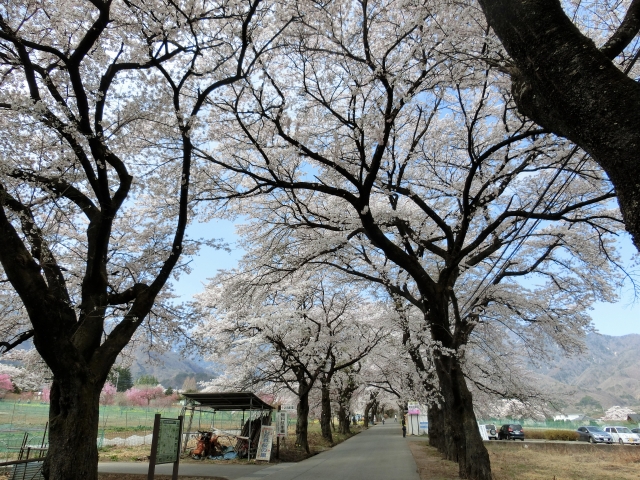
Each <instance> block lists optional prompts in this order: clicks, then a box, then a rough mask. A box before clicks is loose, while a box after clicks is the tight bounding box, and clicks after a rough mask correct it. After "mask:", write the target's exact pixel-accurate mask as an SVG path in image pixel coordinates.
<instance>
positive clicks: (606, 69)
mask: <svg viewBox="0 0 640 480" xmlns="http://www.w3.org/2000/svg"><path fill="white" fill-rule="evenodd" d="M480 4H481V6H482V8H483V10H484V13H485V15H486V18H487V21H488V23H489V25H490V26H491V28H493V30H494V31H495V32H496V34H497V35H498V37H499V38H500V40H501V42H502V44H503V45H504V48H505V49H506V51H507V52H508V54H509V55H510V57H511V59H512V61H513V64H514V66H513V67H509V68H508V70H509V73H510V75H511V79H512V92H513V96H514V99H515V102H516V104H517V106H518V110H519V111H520V112H521V113H522V114H524V115H525V116H527V117H529V118H531V119H532V120H533V121H535V122H536V123H538V124H539V125H541V126H543V127H544V128H546V129H548V130H549V131H551V132H553V133H555V134H557V135H560V136H563V137H566V138H568V139H569V140H571V141H572V142H575V143H576V144H577V145H579V146H580V147H582V148H583V149H584V150H586V151H587V152H588V153H589V154H591V156H592V157H593V158H594V160H595V161H596V162H598V164H599V165H600V166H601V167H602V168H603V169H604V171H605V172H606V173H607V175H608V176H609V179H610V180H611V182H612V183H613V185H614V187H615V190H616V193H617V195H618V203H619V205H620V210H621V212H622V216H623V218H624V222H625V226H626V229H627V231H629V233H630V234H631V235H632V237H633V242H634V244H635V246H636V248H638V249H639V250H640V85H638V83H637V82H635V81H634V80H633V79H631V78H629V77H628V76H627V75H626V74H625V73H623V72H622V71H620V70H619V69H618V68H617V67H616V65H614V63H613V62H612V61H611V60H612V58H613V57H615V55H616V54H617V53H619V50H620V46H619V45H618V46H617V48H607V49H603V50H600V49H598V48H597V47H596V45H595V44H594V43H593V41H591V40H590V39H589V38H587V37H585V36H584V35H583V34H582V33H581V32H580V31H579V30H578V28H577V27H576V26H575V25H574V24H573V23H572V22H571V20H570V19H569V18H568V17H567V15H566V14H565V12H564V11H563V9H562V6H561V4H560V1H559V0H480ZM637 8H638V2H637V1H635V2H633V5H632V6H631V9H637ZM632 13H633V12H632ZM636 13H637V12H636ZM636 20H637V19H636ZM635 33H637V31H632V33H631V34H630V35H627V37H629V36H630V37H633V36H635ZM627 41H628V40H627ZM607 43H608V44H609V43H615V42H607ZM618 43H620V42H618ZM605 52H606V54H605ZM616 52H617V53H616Z"/></svg>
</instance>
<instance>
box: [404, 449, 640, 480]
mask: <svg viewBox="0 0 640 480" xmlns="http://www.w3.org/2000/svg"><path fill="white" fill-rule="evenodd" d="M409 445H410V448H411V452H412V453H413V456H414V458H415V460H416V463H417V465H418V470H419V472H420V478H421V480H454V479H457V478H459V477H458V466H457V464H455V463H453V462H449V461H447V460H443V459H442V456H441V455H440V454H439V453H438V452H437V451H436V449H434V448H432V447H429V446H428V444H427V443H426V442H425V441H422V440H420V441H413V442H410V443H409ZM542 445H544V446H541V447H535V446H534V445H533V444H531V445H529V446H528V447H527V444H526V443H524V444H521V443H520V442H518V443H515V444H508V445H505V444H504V443H503V442H500V443H497V442H496V443H489V444H487V450H488V451H489V456H490V458H491V470H492V472H493V478H494V480H512V479H518V480H552V479H555V480H613V479H615V480H638V478H640V447H634V446H624V447H623V446H619V445H613V446H604V445H597V446H591V445H587V444H569V445H566V444H542ZM574 447H577V448H574Z"/></svg>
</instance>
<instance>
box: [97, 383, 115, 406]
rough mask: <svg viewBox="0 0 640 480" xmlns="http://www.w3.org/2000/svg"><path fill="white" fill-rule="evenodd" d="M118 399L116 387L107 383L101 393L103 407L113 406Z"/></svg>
mask: <svg viewBox="0 0 640 480" xmlns="http://www.w3.org/2000/svg"><path fill="white" fill-rule="evenodd" d="M115 397H116V387H115V386H114V385H112V384H111V383H108V382H107V383H105V384H104V387H102V391H101V392H100V403H101V404H102V405H113V401H114V399H115Z"/></svg>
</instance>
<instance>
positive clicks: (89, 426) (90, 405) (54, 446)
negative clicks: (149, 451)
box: [43, 374, 102, 480]
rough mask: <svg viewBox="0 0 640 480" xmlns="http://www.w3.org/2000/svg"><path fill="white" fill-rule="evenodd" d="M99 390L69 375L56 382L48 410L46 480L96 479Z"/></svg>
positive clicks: (83, 380)
mask: <svg viewBox="0 0 640 480" xmlns="http://www.w3.org/2000/svg"><path fill="white" fill-rule="evenodd" d="M101 389H102V387H101V386H99V385H95V384H94V383H91V382H90V381H86V379H81V378H80V377H78V376H75V375H72V374H70V375H69V376H68V377H66V378H63V379H57V378H56V379H55V380H54V382H53V385H52V388H51V405H50V408H49V452H48V454H47V458H46V460H45V462H44V467H43V473H44V476H45V478H47V479H48V480H70V479H83V480H96V479H97V478H98V448H97V443H96V441H97V438H98V416H99V407H100V404H99V402H100V391H101Z"/></svg>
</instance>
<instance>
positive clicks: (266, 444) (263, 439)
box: [256, 425, 275, 462]
mask: <svg viewBox="0 0 640 480" xmlns="http://www.w3.org/2000/svg"><path fill="white" fill-rule="evenodd" d="M274 434H275V428H274V427H268V426H266V425H263V426H262V429H261V430H260V440H258V451H257V452H256V460H264V461H265V462H268V461H269V460H270V459H271V447H272V446H273V437H274Z"/></svg>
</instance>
